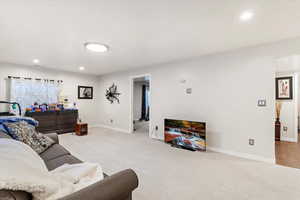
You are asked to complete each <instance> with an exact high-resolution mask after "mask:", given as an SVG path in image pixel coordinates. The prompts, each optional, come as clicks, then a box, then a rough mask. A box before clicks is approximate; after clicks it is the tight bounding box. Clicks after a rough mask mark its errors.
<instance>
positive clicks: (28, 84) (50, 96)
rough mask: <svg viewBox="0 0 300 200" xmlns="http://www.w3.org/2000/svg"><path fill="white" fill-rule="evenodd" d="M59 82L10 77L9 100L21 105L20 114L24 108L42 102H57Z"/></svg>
mask: <svg viewBox="0 0 300 200" xmlns="http://www.w3.org/2000/svg"><path fill="white" fill-rule="evenodd" d="M60 90H61V83H59V82H57V81H49V80H28V79H10V101H13V102H18V103H19V104H20V105H21V109H22V114H24V113H25V110H26V108H28V107H30V106H31V105H33V104H34V103H35V102H37V103H38V104H43V103H47V104H50V103H58V101H59V94H60Z"/></svg>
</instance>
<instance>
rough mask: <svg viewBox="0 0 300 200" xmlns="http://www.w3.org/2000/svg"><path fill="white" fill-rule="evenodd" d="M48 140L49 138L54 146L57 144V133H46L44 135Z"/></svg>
mask: <svg viewBox="0 0 300 200" xmlns="http://www.w3.org/2000/svg"><path fill="white" fill-rule="evenodd" d="M45 135H46V136H48V137H49V138H51V139H52V140H53V141H54V142H55V143H56V144H59V139H58V135H57V133H47V134H45Z"/></svg>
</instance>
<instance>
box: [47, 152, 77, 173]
mask: <svg viewBox="0 0 300 200" xmlns="http://www.w3.org/2000/svg"><path fill="white" fill-rule="evenodd" d="M66 163H68V164H77V163H82V161H81V160H79V159H77V158H75V157H74V156H72V155H64V156H60V157H57V158H55V159H52V160H48V161H45V164H46V166H47V168H48V170H49V171H51V170H53V169H56V168H57V167H59V166H61V165H63V164H66Z"/></svg>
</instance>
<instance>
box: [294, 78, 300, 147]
mask: <svg viewBox="0 0 300 200" xmlns="http://www.w3.org/2000/svg"><path fill="white" fill-rule="evenodd" d="M293 83H294V85H293V88H294V91H293V92H294V99H295V108H294V112H295V113H294V116H295V119H294V120H295V127H294V134H295V138H294V140H295V141H294V142H298V101H299V100H298V91H299V87H298V84H299V83H298V73H295V75H294V82H293Z"/></svg>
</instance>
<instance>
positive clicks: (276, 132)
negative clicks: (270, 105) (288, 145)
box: [275, 101, 282, 141]
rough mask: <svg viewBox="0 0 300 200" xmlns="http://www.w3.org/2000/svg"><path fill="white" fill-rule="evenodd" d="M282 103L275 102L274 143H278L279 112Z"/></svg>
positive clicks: (279, 128)
mask: <svg viewBox="0 0 300 200" xmlns="http://www.w3.org/2000/svg"><path fill="white" fill-rule="evenodd" d="M281 107H282V102H279V101H277V102H276V121H275V141H280V135H281V134H280V131H281V123H280V112H281Z"/></svg>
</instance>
